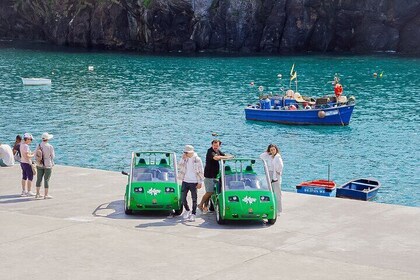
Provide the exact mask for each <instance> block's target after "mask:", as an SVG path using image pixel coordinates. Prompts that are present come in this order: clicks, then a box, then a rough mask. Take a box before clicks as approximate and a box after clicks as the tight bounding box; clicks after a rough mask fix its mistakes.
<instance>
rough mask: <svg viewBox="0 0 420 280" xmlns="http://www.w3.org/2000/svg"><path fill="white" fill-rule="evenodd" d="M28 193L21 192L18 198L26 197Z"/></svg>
mask: <svg viewBox="0 0 420 280" xmlns="http://www.w3.org/2000/svg"><path fill="white" fill-rule="evenodd" d="M27 195H28V192H25V191H22V193H21V194H20V196H27Z"/></svg>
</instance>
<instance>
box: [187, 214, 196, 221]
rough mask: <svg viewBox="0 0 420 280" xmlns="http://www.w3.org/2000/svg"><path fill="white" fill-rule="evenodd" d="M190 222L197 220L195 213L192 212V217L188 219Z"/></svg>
mask: <svg viewBox="0 0 420 280" xmlns="http://www.w3.org/2000/svg"><path fill="white" fill-rule="evenodd" d="M188 221H190V222H195V214H191V215H190V218H189V219H188Z"/></svg>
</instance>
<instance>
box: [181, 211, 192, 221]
mask: <svg viewBox="0 0 420 280" xmlns="http://www.w3.org/2000/svg"><path fill="white" fill-rule="evenodd" d="M190 216H191V211H185V213H184V214H183V215H182V218H183V219H184V220H188V219H189V218H190Z"/></svg>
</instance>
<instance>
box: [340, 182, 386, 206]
mask: <svg viewBox="0 0 420 280" xmlns="http://www.w3.org/2000/svg"><path fill="white" fill-rule="evenodd" d="M380 186H381V184H380V183H379V181H378V180H376V179H371V178H368V179H364V178H361V179H355V180H351V181H349V182H347V183H345V184H344V185H341V186H340V187H338V188H337V190H336V196H337V197H344V198H351V199H358V200H365V201H367V200H371V199H372V198H374V197H375V196H376V194H377V193H378V190H379V188H380Z"/></svg>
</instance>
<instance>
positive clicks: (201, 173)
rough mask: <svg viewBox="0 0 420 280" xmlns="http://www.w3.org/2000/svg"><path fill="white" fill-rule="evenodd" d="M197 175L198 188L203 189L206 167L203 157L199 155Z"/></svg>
mask: <svg viewBox="0 0 420 280" xmlns="http://www.w3.org/2000/svg"><path fill="white" fill-rule="evenodd" d="M197 169H198V170H196V172H197V175H198V177H199V182H198V183H197V189H201V187H202V186H203V182H204V168H203V161H202V160H201V158H199V157H197Z"/></svg>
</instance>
